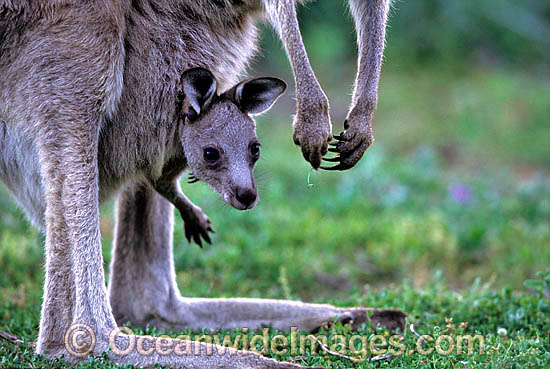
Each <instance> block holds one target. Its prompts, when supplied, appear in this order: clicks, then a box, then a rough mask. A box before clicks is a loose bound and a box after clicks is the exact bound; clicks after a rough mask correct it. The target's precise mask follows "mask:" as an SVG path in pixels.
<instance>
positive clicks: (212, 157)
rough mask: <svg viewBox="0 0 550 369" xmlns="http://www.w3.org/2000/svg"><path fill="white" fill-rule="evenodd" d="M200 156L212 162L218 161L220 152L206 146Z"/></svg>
mask: <svg viewBox="0 0 550 369" xmlns="http://www.w3.org/2000/svg"><path fill="white" fill-rule="evenodd" d="M202 156H203V157H204V160H206V161H208V162H210V163H213V162H216V161H218V159H219V158H220V152H219V151H218V150H217V149H215V148H213V147H207V148H206V149H204V152H203V155H202Z"/></svg>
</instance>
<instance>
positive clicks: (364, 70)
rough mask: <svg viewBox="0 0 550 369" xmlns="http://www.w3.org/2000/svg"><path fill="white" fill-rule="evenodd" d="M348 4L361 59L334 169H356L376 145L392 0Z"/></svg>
mask: <svg viewBox="0 0 550 369" xmlns="http://www.w3.org/2000/svg"><path fill="white" fill-rule="evenodd" d="M349 4H350V8H351V12H352V14H353V19H354V20H355V27H356V29H357V44H358V49H359V60H358V67H357V76H356V80H355V88H354V92H353V102H352V105H351V108H350V111H349V113H348V116H347V119H346V121H345V122H344V129H345V131H344V132H342V134H341V135H340V136H336V137H335V138H337V139H338V140H339V141H340V142H338V143H337V144H336V148H335V149H336V151H337V152H338V153H339V154H340V156H339V160H338V161H339V163H338V164H337V165H336V166H334V167H332V168H329V169H333V170H334V169H337V170H346V169H349V168H352V167H353V166H355V164H357V162H358V161H359V160H360V159H361V157H362V156H363V154H364V153H365V150H366V149H367V148H368V147H369V146H370V145H371V144H372V143H373V142H374V136H373V133H372V118H373V115H374V110H375V108H376V104H377V101H378V82H379V80H380V71H381V68H382V59H383V53H384V42H385V38H386V23H387V16H388V11H389V6H390V0H349ZM331 161H335V159H331ZM324 169H326V168H324Z"/></svg>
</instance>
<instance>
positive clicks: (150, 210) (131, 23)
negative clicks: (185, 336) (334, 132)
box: [0, 0, 404, 368]
mask: <svg viewBox="0 0 550 369" xmlns="http://www.w3.org/2000/svg"><path fill="white" fill-rule="evenodd" d="M349 2H350V5H351V10H352V14H353V17H354V19H355V23H356V26H357V31H358V32H357V34H358V44H359V61H358V72H357V82H356V84H355V89H354V96H353V103H352V106H351V109H350V112H349V114H348V117H347V120H346V123H345V125H344V128H345V131H344V132H343V134H341V135H340V136H338V137H337V139H338V142H337V143H335V148H334V149H333V150H335V151H337V152H338V153H339V154H340V156H339V157H338V158H337V159H334V160H337V161H338V162H337V164H336V165H335V167H333V168H332V169H348V168H350V167H352V166H354V165H355V164H356V163H357V161H358V160H359V159H360V158H361V156H362V155H363V152H364V151H365V150H366V148H367V147H368V146H369V145H370V143H371V142H372V132H371V120H372V115H373V112H374V108H375V106H376V101H377V89H378V78H379V73H380V67H381V60H382V51H383V47H384V37H385V23H386V16H387V11H388V7H389V0H349ZM264 16H267V18H268V19H269V21H270V22H271V23H272V24H273V26H274V27H275V29H276V30H277V32H278V33H279V35H280V37H281V39H282V41H283V43H284V45H285V47H286V49H287V52H288V55H289V58H290V61H291V64H292V68H293V71H294V75H295V79H296V90H297V114H296V117H295V121H294V140H295V142H296V143H297V144H299V145H300V146H301V148H302V152H303V154H304V157H305V158H306V160H308V161H309V162H310V163H311V165H312V166H313V167H314V168H318V167H319V166H320V165H321V159H322V157H323V155H325V154H326V152H327V150H328V143H329V141H330V139H331V124H330V119H329V115H328V101H327V99H326V96H325V94H324V93H323V91H322V89H321V87H320V85H319V83H318V82H317V80H316V78H315V75H314V74H313V71H312V69H311V66H310V64H309V61H308V59H307V55H306V52H305V48H304V45H303V43H302V39H301V36H300V32H299V29H298V22H297V18H296V10H295V3H294V0H238V1H237V0H215V1H214V0H171V1H168V0H133V1H130V0H89V1H77V0H42V1H35V0H0V139H1V143H0V150H1V167H0V168H1V170H2V179H3V181H4V182H5V183H6V184H7V186H8V188H10V189H11V190H12V192H13V193H14V195H15V197H16V198H18V200H19V202H20V204H21V206H22V207H23V208H24V209H25V210H26V211H27V213H28V214H29V217H30V218H31V220H32V221H33V222H34V223H35V224H43V225H44V226H45V231H46V246H45V247H46V282H45V285H44V290H45V291H44V299H43V305H42V315H41V320H40V332H39V337H38V345H37V351H38V352H39V353H44V352H46V351H47V352H48V355H52V356H58V355H61V354H65V357H66V358H67V359H69V360H72V361H79V360H82V359H83V358H84V357H86V356H87V355H90V354H98V353H102V352H105V351H106V350H107V348H108V345H109V335H110V332H112V331H113V329H115V327H116V326H117V321H116V320H115V318H116V319H118V321H119V322H122V321H131V322H132V323H134V324H136V325H140V326H145V325H147V324H153V325H158V326H161V327H174V328H181V327H189V328H233V327H248V328H251V329H253V328H257V327H259V326H261V325H262V324H271V325H272V326H273V327H275V328H280V329H289V327H290V326H296V327H298V328H299V329H302V330H314V329H316V328H317V327H319V326H320V325H322V324H323V323H324V322H326V321H330V320H332V319H333V318H334V317H335V316H339V317H340V318H342V319H350V318H351V319H353V320H354V321H355V322H359V321H362V320H365V319H366V315H365V314H366V312H367V311H373V310H372V309H361V308H354V309H344V308H336V307H333V306H329V305H314V304H304V303H299V302H289V301H274V300H258V299H190V298H183V297H181V295H180V292H179V290H178V288H177V286H176V283H175V278H174V275H175V271H174V265H173V261H172V219H173V208H172V206H171V204H170V203H169V202H168V201H167V200H166V199H164V198H163V197H161V196H160V195H158V194H157V192H156V191H155V190H154V188H153V187H152V186H151V184H150V183H149V182H150V181H149V180H146V179H144V180H143V181H129V180H131V179H132V178H133V176H134V174H135V173H134V169H135V168H134V166H133V164H132V163H139V165H140V168H148V171H150V172H151V173H152V177H153V178H159V177H161V176H162V171H163V168H164V167H165V164H166V159H167V158H170V157H172V156H173V155H174V152H168V148H173V147H174V145H173V144H172V142H170V141H171V140H172V139H173V138H174V137H175V135H174V132H173V131H172V130H173V129H174V124H173V122H174V121H176V120H177V119H178V113H179V112H178V111H177V109H176V107H177V105H178V104H177V100H178V95H179V94H180V92H181V91H180V89H181V88H180V77H181V75H182V74H183V72H184V71H186V70H188V69H191V68H195V67H203V68H206V69H208V70H210V71H211V72H212V73H213V75H214V76H215V78H216V80H217V81H218V84H217V90H218V92H223V91H225V90H226V89H227V88H229V87H230V86H233V85H235V83H236V81H237V76H238V75H239V74H240V73H241V72H242V71H243V70H244V68H245V66H246V64H247V61H248V60H249V59H250V57H251V56H252V55H253V54H254V52H255V45H256V28H255V22H256V21H257V20H258V19H260V18H262V17H264ZM201 99H202V98H201ZM201 99H199V101H203V100H201ZM190 104H191V103H190ZM190 106H191V107H192V104H191V105H190ZM195 113H199V112H195ZM190 114H191V116H190V117H191V118H192V115H193V112H192V111H190ZM142 159H144V160H142ZM122 184H125V186H124V189H123V191H122V192H121V193H120V194H119V195H118V202H117V224H116V229H115V241H114V248H113V262H112V264H111V273H110V281H109V292H107V289H106V287H105V277H104V270H103V257H102V254H101V247H100V233H99V204H100V203H101V201H103V200H105V199H106V198H108V197H109V196H110V195H112V194H114V192H115V190H116V188H117V187H118V185H122ZM235 196H236V194H235ZM251 196H252V195H250V194H248V195H246V196H245V197H248V198H249V199H248V200H247V201H250V198H251ZM247 201H245V202H247ZM159 271H162V272H160V273H159ZM371 318H372V320H373V322H375V321H381V322H384V323H387V324H388V325H390V326H391V325H401V324H403V319H404V318H403V314H402V313H400V312H393V311H384V310H383V311H377V310H374V315H373V316H372V317H371ZM75 324H81V325H85V326H86V327H88V328H90V330H91V331H92V332H93V333H94V338H95V339H94V340H93V341H90V337H88V340H86V341H81V342H80V343H79V345H80V347H89V350H86V351H85V352H84V353H83V354H82V355H75V353H74V352H71V351H68V348H67V345H66V343H67V341H66V336H65V335H66V333H67V332H68V329H69V328H70V327H71V326H74V325H75ZM80 337H81V336H80ZM81 338H82V337H81ZM130 341H131V338H130V337H128V336H120V337H118V338H117V342H118V343H119V344H120V345H124V344H125V343H126V344H128V343H129V342H130ZM187 344H189V345H191V346H193V352H194V353H195V352H196V353H197V354H196V355H195V354H193V355H178V354H177V353H171V354H166V355H164V354H160V353H152V354H144V353H142V352H139V350H138V351H137V352H134V351H132V352H129V353H127V354H124V355H123V354H119V353H116V352H114V351H109V357H110V358H111V359H112V360H113V361H115V362H118V363H134V364H137V365H143V366H148V365H153V364H155V363H159V364H161V365H165V366H169V367H173V368H175V367H182V368H183V367H185V368H229V367H231V368H292V367H298V366H296V365H293V364H288V363H278V362H276V361H274V360H270V359H266V358H263V357H261V356H259V355H255V354H252V353H248V352H241V351H238V352H234V353H233V355H227V354H226V355H216V354H214V355H209V354H208V347H207V345H206V344H204V343H203V344H199V343H190V342H188V343H187ZM196 349H198V351H196Z"/></svg>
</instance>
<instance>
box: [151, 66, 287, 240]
mask: <svg viewBox="0 0 550 369" xmlns="http://www.w3.org/2000/svg"><path fill="white" fill-rule="evenodd" d="M182 85H183V88H182V90H183V103H182V109H181V116H180V123H179V124H178V130H179V134H178V135H177V136H178V138H179V140H180V142H179V144H181V147H182V149H183V150H182V154H181V155H179V156H176V157H175V158H173V159H171V160H169V161H168V163H167V164H166V165H165V166H164V168H163V171H162V175H161V177H160V178H158V179H157V180H151V183H152V184H153V186H154V188H155V190H156V191H157V192H159V193H160V194H161V195H162V196H164V197H165V198H167V199H168V200H169V201H170V202H171V203H172V204H173V205H174V206H175V207H176V208H177V209H178V210H179V212H180V214H181V216H182V219H183V221H184V223H185V224H184V227H185V236H186V237H187V239H188V240H189V241H190V240H191V239H193V240H194V241H195V242H196V243H197V244H198V245H199V246H202V241H201V237H202V238H204V240H205V241H207V242H208V243H210V237H209V235H208V232H213V230H212V227H211V225H210V221H209V219H208V217H207V216H206V214H204V213H203V212H202V210H201V208H199V207H198V206H196V205H194V204H193V203H192V202H191V201H190V200H189V199H188V198H187V197H185V195H184V194H183V193H182V191H181V190H180V187H179V183H178V178H179V176H180V174H181V172H182V171H183V170H184V169H185V168H187V167H189V168H190V170H191V172H192V175H191V181H190V182H196V181H203V182H205V183H207V184H208V185H209V186H210V188H212V190H213V191H215V192H216V193H218V194H219V195H220V197H221V198H222V199H223V200H224V201H225V202H226V203H228V204H229V205H231V206H232V207H234V208H235V209H238V210H248V209H252V208H253V207H254V206H256V204H257V203H258V198H259V197H258V190H257V188H256V184H255V183H254V167H255V165H256V162H257V161H258V159H259V158H260V142H259V140H258V137H257V136H256V122H255V121H254V119H253V118H252V116H253V115H255V114H260V113H263V112H265V111H267V110H268V109H269V108H270V107H271V106H272V105H273V103H274V102H275V101H276V100H277V98H278V97H279V96H280V95H281V94H282V93H283V92H284V91H285V89H286V84H285V83H284V82H283V81H281V80H280V79H277V78H272V77H262V78H254V79H251V80H247V81H243V82H240V83H238V84H237V85H235V86H234V87H232V88H231V89H229V90H228V91H226V92H224V93H222V94H221V95H218V94H217V93H216V90H217V83H216V80H215V79H214V76H213V75H212V74H211V73H210V72H209V71H208V70H206V69H202V68H194V69H191V70H188V71H186V72H185V73H184V74H183V76H182Z"/></svg>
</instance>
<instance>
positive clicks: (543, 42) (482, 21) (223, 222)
mask: <svg viewBox="0 0 550 369" xmlns="http://www.w3.org/2000/svg"><path fill="white" fill-rule="evenodd" d="M299 16H300V21H301V28H302V32H303V36H304V40H305V44H306V47H307V50H308V53H309V56H310V59H311V63H312V65H313V68H314V70H315V71H316V74H317V77H318V78H319V80H320V82H321V84H322V85H323V87H324V88H325V90H326V92H327V95H328V96H329V100H330V102H331V111H332V118H333V125H334V132H335V133H338V132H340V131H341V129H342V122H343V119H344V118H345V115H346V112H347V108H348V106H349V101H350V94H351V90H352V84H353V80H354V75H355V59H356V49H355V35H354V31H353V26H352V22H351V18H350V16H349V12H348V11H347V9H346V5H345V3H344V2H343V1H340V0H337V1H330V0H328V1H327V0H324V1H317V2H312V3H309V4H307V5H306V6H303V7H301V8H300V10H299ZM389 25H390V26H389V29H388V37H387V48H386V54H385V55H386V56H385V63H384V66H383V70H382V78H381V83H380V93H379V105H378V109H377V112H376V115H375V120H374V133H375V138H376V142H375V144H374V145H373V146H372V147H371V148H370V149H369V150H368V151H367V153H366V154H365V156H364V158H363V159H362V161H361V162H360V163H359V164H358V165H357V167H356V168H354V169H353V170H350V171H348V172H342V173H323V172H313V171H311V170H310V168H309V167H308V165H307V164H306V163H305V162H304V160H303V158H302V156H301V153H300V150H299V148H297V147H296V146H294V145H293V143H292V140H291V136H292V128H291V121H292V118H291V115H292V114H294V112H295V102H294V101H295V100H294V91H293V88H290V89H289V92H288V93H287V94H286V96H285V97H283V98H282V99H281V100H280V102H279V103H278V104H277V106H276V107H275V108H274V109H273V111H272V112H270V113H268V114H266V115H264V116H262V117H260V118H259V119H258V130H259V137H260V140H261V142H262V143H263V148H262V150H263V151H262V159H261V161H260V162H259V164H258V167H257V171H256V173H257V180H258V183H259V187H260V196H261V201H260V204H259V205H258V207H257V208H256V209H254V210H252V211H249V212H238V211H237V210H234V209H231V208H229V207H228V206H225V205H223V202H222V200H221V199H219V198H218V196H217V195H215V194H213V193H211V192H210V190H209V189H208V188H206V186H205V185H203V184H195V185H187V184H185V183H183V184H182V186H183V190H184V192H185V193H186V194H188V196H189V197H190V198H191V199H192V200H194V201H196V203H197V204H198V205H199V206H201V207H202V208H203V210H205V212H207V213H208V215H209V216H210V218H211V220H212V223H213V226H214V229H215V230H216V231H217V233H216V235H215V236H214V239H213V245H212V246H206V247H205V248H204V249H202V250H201V249H199V248H198V247H197V246H195V245H194V244H193V245H189V244H187V243H186V241H185V239H184V236H183V227H182V224H181V220H180V219H179V216H176V219H177V223H176V226H175V229H176V232H175V241H174V243H175V247H174V250H175V251H174V252H175V265H176V269H177V280H178V283H179V285H180V289H181V291H182V294H184V295H188V296H211V297H213V296H236V295H241V296H250V297H269V298H300V299H304V300H307V301H336V303H346V302H349V301H350V300H349V299H348V297H349V296H350V295H355V296H357V294H359V295H363V294H367V295H368V293H369V291H373V290H374V291H376V290H378V289H380V288H383V287H388V288H390V289H391V288H393V287H394V286H401V285H402V284H403V283H407V284H410V285H411V286H413V287H414V288H418V289H421V288H423V287H424V286H425V285H426V284H427V283H428V284H429V283H430V281H431V280H432V276H433V275H434V273H436V272H437V273H438V274H437V275H439V276H440V278H443V279H444V280H445V281H446V282H445V283H446V285H447V286H448V287H450V288H451V289H454V290H462V289H463V288H465V287H467V286H470V285H471V284H472V282H473V281H474V280H475V279H476V278H478V277H479V278H481V280H482V281H485V282H489V283H490V284H491V286H492V287H493V288H500V287H506V288H510V289H512V290H515V291H524V292H525V291H527V292H529V291H528V290H526V287H524V284H523V283H524V281H525V280H526V279H530V278H534V276H535V274H536V272H537V271H543V270H545V269H546V268H547V267H548V266H550V170H549V168H550V2H549V1H548V0H521V1H520V0H483V1H473V0H414V1H412V0H409V1H395V2H394V3H393V8H392V11H391V16H390V22H389ZM262 29H263V31H262V35H263V36H262V39H261V51H260V53H259V54H260V55H259V56H258V57H256V59H255V60H254V62H253V64H252V66H251V68H250V73H249V74H250V75H251V76H257V75H273V76H279V77H281V78H284V79H285V80H286V81H287V82H289V83H290V82H291V81H292V74H291V71H290V68H289V65H288V61H287V59H286V55H285V54H284V51H283V49H282V47H281V44H280V42H279V41H278V40H277V39H276V37H275V35H274V32H273V31H272V30H271V29H270V28H269V27H267V26H265V27H263V28H262ZM0 201H1V204H2V205H1V211H0V245H1V247H0V271H1V272H0V292H1V294H2V297H3V299H5V300H9V301H15V302H14V303H13V304H15V305H13V304H12V303H10V304H11V305H9V306H11V307H10V308H8V310H7V311H8V312H9V311H11V309H12V308H13V306H20V305H18V304H19V302H20V301H21V298H25V296H27V295H31V296H35V297H34V300H33V301H39V299H40V297H39V296H40V291H41V280H42V278H43V268H42V265H43V251H42V244H43V239H42V236H41V235H40V234H38V233H37V232H36V231H34V230H33V229H32V228H31V227H30V226H29V225H28V223H27V222H26V221H25V218H24V216H23V215H22V212H21V211H20V210H18V209H17V208H16V206H15V205H14V202H13V201H12V200H11V199H10V197H9V195H8V193H7V192H6V190H5V188H4V187H0ZM112 207H113V204H112V203H110V204H107V205H106V206H105V207H104V208H103V210H102V223H101V227H102V235H103V247H104V255H105V265H106V266H107V265H108V264H107V263H108V262H109V260H110V249H111V246H110V244H111V239H112V227H113V224H114V223H113V222H114V221H113V218H112ZM25 291H26V292H25ZM21 296H23V297H21ZM393 301H394V303H395V300H393ZM352 303H357V302H356V301H355V300H354V301H352ZM397 304H400V303H399V302H398V303H397ZM22 306H26V305H25V304H24V303H23V305H22ZM29 309H31V311H32V315H31V317H30V319H31V321H32V322H33V323H32V324H33V325H36V324H37V323H38V307H36V306H33V307H29ZM16 324H17V323H16ZM29 332H32V331H29ZM28 334H32V333H28ZM34 334H36V332H34Z"/></svg>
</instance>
